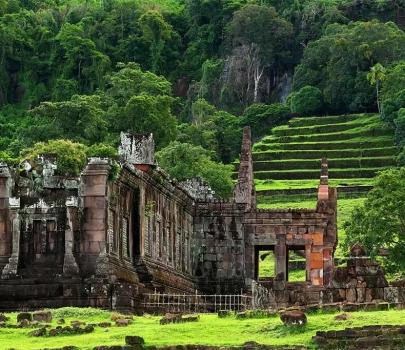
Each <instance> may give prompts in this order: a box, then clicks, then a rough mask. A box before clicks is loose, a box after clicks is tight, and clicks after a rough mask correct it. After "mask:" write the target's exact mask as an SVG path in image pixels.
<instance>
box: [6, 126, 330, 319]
mask: <svg viewBox="0 0 405 350" xmlns="http://www.w3.org/2000/svg"><path fill="white" fill-rule="evenodd" d="M119 152H120V157H121V159H122V162H123V165H122V166H121V169H120V173H119V176H118V178H117V179H115V180H110V174H111V171H112V166H111V162H110V160H108V159H103V158H90V159H89V161H88V163H87V165H86V167H85V168H84V169H83V171H82V173H81V174H80V176H79V177H77V178H66V177H59V176H56V175H54V173H55V171H54V170H55V159H54V156H53V155H43V156H42V157H41V159H40V160H39V161H36V162H35V161H32V162H25V163H24V167H23V168H22V169H15V168H12V167H9V166H8V165H7V164H4V163H3V164H0V275H1V279H0V295H1V298H0V309H1V310H10V309H21V308H25V309H34V308H45V307H60V306H95V307H104V308H115V309H122V310H133V311H136V310H137V309H138V308H139V304H138V302H139V300H140V296H141V295H142V293H145V292H150V291H154V290H155V289H158V290H160V291H165V292H181V293H195V291H196V290H197V291H199V292H200V293H210V294H213V293H240V292H241V291H243V292H244V293H251V292H252V283H253V281H255V280H257V279H258V277H259V276H258V265H259V256H260V254H261V252H263V251H272V252H274V255H275V273H274V276H273V278H271V279H269V280H270V282H269V283H270V284H269V287H270V288H271V290H272V291H273V293H274V295H275V297H276V298H277V299H278V302H279V303H284V304H289V303H290V304H291V303H295V302H296V301H297V300H296V299H297V298H302V296H300V295H305V298H306V300H307V301H308V302H310V301H312V299H314V300H316V301H317V300H319V299H320V298H321V295H322V293H321V292H322V290H324V286H326V285H327V284H328V283H329V282H330V280H331V277H332V273H333V270H334V268H333V266H334V261H333V254H334V249H335V247H336V243H337V232H336V189H335V188H332V187H329V185H328V173H327V162H326V159H323V160H322V171H321V181H320V185H319V191H318V201H317V205H316V208H314V209H272V210H269V209H258V208H257V206H256V193H255V187H254V183H253V166H252V153H251V136H250V129H249V128H245V129H244V135H243V143H242V153H241V163H240V168H239V176H238V182H237V184H236V186H235V193H234V198H233V199H232V200H229V201H224V200H218V199H214V198H213V192H212V191H211V189H210V188H209V187H208V186H207V185H206V184H205V183H204V182H203V181H202V180H200V179H194V180H190V181H187V182H184V183H178V182H177V181H175V180H173V179H171V178H170V176H169V175H168V174H167V173H166V172H164V171H163V170H161V169H159V167H158V166H157V164H156V162H155V159H154V142H153V138H152V136H151V135H150V134H136V135H127V134H123V135H122V145H121V147H120V150H119ZM34 163H35V164H34ZM33 164H34V166H33ZM291 251H300V252H301V254H303V255H304V256H305V259H306V279H305V281H303V282H302V283H301V284H300V286H301V287H300V288H298V289H297V290H296V292H294V290H292V289H291V287H290V285H291V284H289V283H288V274H289V271H288V260H289V259H288V256H289V253H290V252H291ZM302 293H304V294H302Z"/></svg>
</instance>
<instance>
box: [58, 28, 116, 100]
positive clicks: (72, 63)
mask: <svg viewBox="0 0 405 350" xmlns="http://www.w3.org/2000/svg"><path fill="white" fill-rule="evenodd" d="M85 27H86V23H85V22H83V21H82V22H80V23H78V24H71V23H65V24H64V25H63V26H62V28H61V30H60V31H59V33H58V35H57V36H56V37H55V39H56V41H57V42H58V43H59V44H60V51H59V54H58V55H55V57H54V61H55V64H57V65H59V66H60V67H61V70H62V74H61V78H63V79H71V78H75V79H76V80H77V81H78V82H79V86H80V87H81V91H80V92H81V93H83V92H93V91H94V90H95V89H96V88H102V87H103V85H104V75H105V74H106V73H107V72H108V70H109V68H110V64H111V61H110V59H109V57H108V56H106V55H104V54H103V53H102V52H100V51H98V50H97V48H96V45H95V44H94V42H93V41H92V40H91V39H90V38H89V37H88V36H87V35H86V31H85ZM84 87H86V88H87V89H84Z"/></svg>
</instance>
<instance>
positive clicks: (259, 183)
mask: <svg viewBox="0 0 405 350" xmlns="http://www.w3.org/2000/svg"><path fill="white" fill-rule="evenodd" d="M373 183H374V178H372V179H370V178H368V179H367V178H352V179H329V185H330V186H341V187H344V186H372V185H373ZM318 185H319V179H311V180H305V179H303V180H272V179H269V180H255V186H256V191H266V190H288V189H301V188H313V189H314V191H315V192H316V191H317V188H318Z"/></svg>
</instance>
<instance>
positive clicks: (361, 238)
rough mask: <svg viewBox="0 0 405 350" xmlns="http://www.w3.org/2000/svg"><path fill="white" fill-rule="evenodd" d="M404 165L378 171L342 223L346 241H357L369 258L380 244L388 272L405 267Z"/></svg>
mask: <svg viewBox="0 0 405 350" xmlns="http://www.w3.org/2000/svg"><path fill="white" fill-rule="evenodd" d="M404 211H405V167H402V168H400V169H390V170H386V171H383V172H380V173H379V174H378V175H377V177H376V179H375V184H374V188H373V189H372V190H371V191H370V192H369V193H368V194H367V198H366V200H365V202H364V205H363V206H359V207H356V208H355V209H354V210H353V212H352V213H351V216H350V219H349V220H348V221H346V222H345V223H344V228H345V231H346V239H345V243H346V245H349V244H353V243H356V242H361V243H362V244H363V245H364V248H365V250H366V252H367V253H368V254H370V255H371V257H372V258H375V257H377V256H378V254H379V252H380V250H381V249H382V248H385V249H387V251H388V257H383V258H384V259H383V264H384V266H385V267H386V268H387V270H388V271H389V272H399V271H404V270H405V217H404V215H403V213H404Z"/></svg>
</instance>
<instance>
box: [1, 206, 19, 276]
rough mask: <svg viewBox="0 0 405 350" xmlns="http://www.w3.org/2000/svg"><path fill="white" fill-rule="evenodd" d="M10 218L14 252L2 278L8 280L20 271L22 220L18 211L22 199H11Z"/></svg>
mask: <svg viewBox="0 0 405 350" xmlns="http://www.w3.org/2000/svg"><path fill="white" fill-rule="evenodd" d="M9 200H10V201H9V208H10V214H9V215H10V218H11V223H12V225H11V227H12V242H13V243H12V252H11V256H10V258H9V259H8V264H7V265H6V266H5V267H4V269H3V273H2V278H7V277H8V276H9V275H16V274H17V270H18V260H19V256H20V234H21V233H20V218H19V214H18V210H19V209H20V199H19V198H10V199H9Z"/></svg>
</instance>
